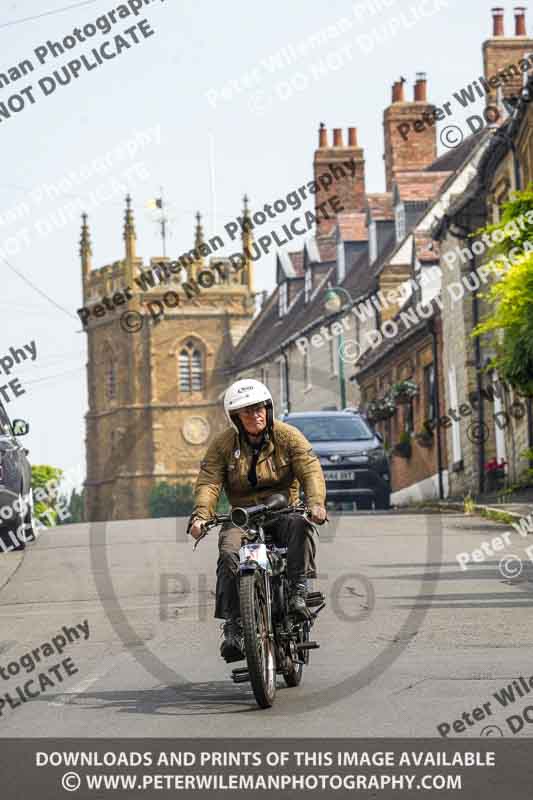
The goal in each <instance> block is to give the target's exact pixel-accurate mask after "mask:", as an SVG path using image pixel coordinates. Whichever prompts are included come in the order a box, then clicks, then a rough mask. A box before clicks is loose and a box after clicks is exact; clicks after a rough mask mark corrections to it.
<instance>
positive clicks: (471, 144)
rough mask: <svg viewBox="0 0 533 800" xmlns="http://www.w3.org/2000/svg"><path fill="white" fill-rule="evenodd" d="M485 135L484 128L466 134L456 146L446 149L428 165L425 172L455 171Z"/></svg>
mask: <svg viewBox="0 0 533 800" xmlns="http://www.w3.org/2000/svg"><path fill="white" fill-rule="evenodd" d="M485 135H486V132H485V130H482V131H481V132H480V133H473V134H472V135H471V136H468V138H466V139H465V140H464V141H463V142H461V144H460V145H459V146H458V147H453V148H452V149H451V150H446V152H444V153H443V154H442V155H441V156H439V157H438V158H437V159H435V161H433V163H432V164H430V165H429V167H426V169H425V171H426V172H455V171H456V170H458V169H459V167H460V166H461V164H462V163H463V162H464V161H465V160H466V159H467V158H468V156H469V155H470V154H471V153H472V151H473V150H474V148H475V147H477V145H478V144H479V142H480V141H481V139H483V138H484V136H485Z"/></svg>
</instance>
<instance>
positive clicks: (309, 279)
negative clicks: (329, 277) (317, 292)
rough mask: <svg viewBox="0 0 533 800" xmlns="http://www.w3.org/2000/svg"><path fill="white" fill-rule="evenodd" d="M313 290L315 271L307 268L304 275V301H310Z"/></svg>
mask: <svg viewBox="0 0 533 800" xmlns="http://www.w3.org/2000/svg"><path fill="white" fill-rule="evenodd" d="M312 291H313V273H312V271H311V268H309V269H306V270H305V277H304V301H305V302H306V303H307V302H309V298H310V297H311V292H312Z"/></svg>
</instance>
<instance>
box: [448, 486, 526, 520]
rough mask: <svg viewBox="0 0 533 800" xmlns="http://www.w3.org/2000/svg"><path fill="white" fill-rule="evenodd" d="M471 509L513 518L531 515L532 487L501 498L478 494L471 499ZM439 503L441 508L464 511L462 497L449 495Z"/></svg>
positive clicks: (495, 495)
mask: <svg viewBox="0 0 533 800" xmlns="http://www.w3.org/2000/svg"><path fill="white" fill-rule="evenodd" d="M473 503H474V505H473V510H474V511H475V512H476V513H481V514H483V513H487V512H489V513H490V512H491V511H492V512H498V513H502V512H503V513H504V514H508V515H509V516H510V517H514V518H515V519H521V518H522V517H528V516H529V515H530V514H532V515H533V489H524V490H523V491H521V492H516V493H515V494H513V495H510V496H509V497H508V498H505V497H504V498H502V497H500V496H498V495H497V494H484V495H478V497H476V498H474V499H473ZM439 505H440V507H441V508H443V509H446V508H448V509H454V510H461V511H464V505H465V503H464V498H462V497H449V498H447V499H446V500H441V501H440V502H439Z"/></svg>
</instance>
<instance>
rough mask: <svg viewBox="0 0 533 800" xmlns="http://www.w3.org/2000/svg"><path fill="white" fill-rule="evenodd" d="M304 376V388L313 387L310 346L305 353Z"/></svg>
mask: <svg viewBox="0 0 533 800" xmlns="http://www.w3.org/2000/svg"><path fill="white" fill-rule="evenodd" d="M303 378H304V389H310V388H311V356H310V353H309V348H307V349H306V351H305V353H304V354H303Z"/></svg>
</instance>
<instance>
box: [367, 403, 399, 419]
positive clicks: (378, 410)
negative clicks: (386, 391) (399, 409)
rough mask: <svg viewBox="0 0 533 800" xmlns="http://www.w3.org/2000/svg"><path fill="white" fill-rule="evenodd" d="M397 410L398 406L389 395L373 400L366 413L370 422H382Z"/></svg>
mask: <svg viewBox="0 0 533 800" xmlns="http://www.w3.org/2000/svg"><path fill="white" fill-rule="evenodd" d="M395 412H396V406H395V404H394V403H393V402H392V400H391V399H390V398H389V397H382V398H380V399H379V400H371V401H370V403H369V404H368V406H367V409H366V415H367V417H368V419H369V421H370V422H382V421H383V420H386V419H390V418H391V417H393V416H394V414H395Z"/></svg>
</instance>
